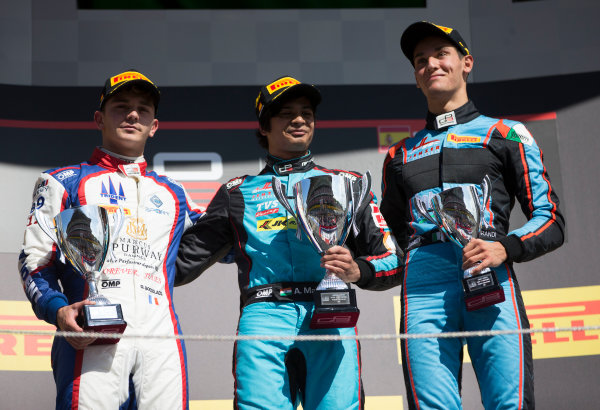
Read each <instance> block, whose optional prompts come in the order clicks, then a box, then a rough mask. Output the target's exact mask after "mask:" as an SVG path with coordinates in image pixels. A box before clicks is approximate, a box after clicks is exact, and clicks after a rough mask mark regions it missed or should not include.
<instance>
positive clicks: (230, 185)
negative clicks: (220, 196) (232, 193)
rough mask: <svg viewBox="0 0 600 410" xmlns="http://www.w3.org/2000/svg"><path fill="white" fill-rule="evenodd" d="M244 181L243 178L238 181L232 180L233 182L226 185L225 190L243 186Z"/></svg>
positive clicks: (237, 179)
mask: <svg viewBox="0 0 600 410" xmlns="http://www.w3.org/2000/svg"><path fill="white" fill-rule="evenodd" d="M242 181H243V179H242V178H236V179H234V180H231V181H229V182H228V183H227V185H225V188H227V189H231V188H233V187H236V186H238V185H239V184H241V183H242Z"/></svg>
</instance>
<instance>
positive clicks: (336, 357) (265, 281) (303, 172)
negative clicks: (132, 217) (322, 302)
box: [176, 154, 402, 409]
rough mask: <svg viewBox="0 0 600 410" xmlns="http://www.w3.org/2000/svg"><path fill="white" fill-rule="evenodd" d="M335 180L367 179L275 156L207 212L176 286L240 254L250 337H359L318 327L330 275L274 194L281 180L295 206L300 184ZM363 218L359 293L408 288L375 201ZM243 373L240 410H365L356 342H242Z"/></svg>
mask: <svg viewBox="0 0 600 410" xmlns="http://www.w3.org/2000/svg"><path fill="white" fill-rule="evenodd" d="M328 174H329V175H331V174H341V175H343V176H345V177H347V178H349V179H350V180H352V181H358V180H359V177H360V175H358V174H356V173H352V172H346V171H340V170H330V169H325V168H322V167H319V166H317V165H316V164H315V163H314V162H313V160H312V155H310V154H309V155H306V156H304V157H301V158H296V159H293V160H287V161H284V160H281V159H277V158H274V157H270V156H269V157H267V166H266V167H265V168H264V169H263V170H262V171H261V172H260V174H259V175H256V176H242V177H239V178H234V179H232V180H230V181H229V182H227V183H226V184H224V185H222V186H221V188H220V189H219V190H218V191H217V193H216V195H215V197H214V198H213V200H212V201H211V203H210V205H209V206H208V208H207V211H206V213H205V214H204V215H203V217H201V218H200V219H199V220H198V221H197V222H196V224H195V225H194V226H193V227H192V228H190V230H188V231H187V232H186V233H185V234H184V236H183V238H182V240H181V246H180V248H179V254H178V258H177V276H176V285H179V284H183V283H187V282H189V281H191V280H193V279H195V278H196V277H197V276H198V275H200V273H202V272H203V271H204V270H205V269H206V268H208V267H209V266H210V265H212V264H213V263H214V262H216V261H218V260H220V259H221V257H222V256H223V255H224V254H225V253H227V251H228V250H229V249H230V248H231V247H233V250H234V254H235V261H236V263H237V265H238V282H239V288H240V292H241V298H242V311H241V314H240V320H239V323H238V333H239V334H240V335H265V334H275V335H284V336H296V335H313V334H336V335H337V334H341V335H355V334H356V328H341V329H310V328H309V322H310V317H311V314H312V310H313V307H314V302H313V295H312V292H314V289H315V287H316V285H317V284H318V282H319V281H320V280H321V279H323V276H324V273H325V270H324V268H322V267H321V266H320V259H321V257H320V256H319V254H318V253H317V251H316V250H315V249H314V248H313V246H312V245H311V244H310V242H309V241H308V240H307V239H306V237H303V238H302V240H298V239H297V237H296V229H297V226H296V221H295V219H294V218H293V217H292V216H291V215H289V214H288V212H287V211H286V209H285V208H284V207H283V206H282V205H281V204H280V203H279V202H278V201H277V199H276V198H275V196H274V194H273V190H272V188H271V184H272V182H271V181H272V178H273V177H274V176H276V177H277V178H279V180H280V181H281V182H282V184H284V185H285V186H286V195H287V196H288V197H291V196H292V194H293V191H292V190H293V186H294V185H295V184H296V183H297V182H298V181H300V180H302V179H305V178H309V177H312V176H317V175H328ZM355 185H358V182H357V184H355ZM357 192H358V191H357ZM370 195H372V194H370ZM367 197H369V195H367ZM290 201H291V203H292V204H293V200H290ZM356 219H357V224H358V225H357V226H358V228H359V233H358V235H354V233H352V232H351V233H350V235H349V237H348V239H347V241H346V245H347V247H348V248H349V249H350V251H351V252H352V253H353V257H354V258H355V261H356V262H357V264H358V266H359V268H360V271H361V279H360V280H359V281H358V283H357V284H356V285H358V286H359V287H361V288H365V289H371V290H385V289H389V288H391V287H393V286H396V285H398V284H399V282H400V280H401V266H402V260H401V257H402V254H401V253H400V252H399V251H398V247H396V245H395V241H394V239H393V237H392V236H391V235H390V231H389V229H388V227H387V225H386V223H385V220H384V219H383V218H382V217H381V214H380V212H379V209H378V207H377V205H376V202H375V198H374V197H372V198H371V199H370V200H369V201H365V203H364V205H363V206H361V208H360V209H359V210H358V212H357V218H356ZM257 302H260V303H257ZM358 305H359V307H360V300H359V301H358ZM301 369H303V370H301ZM233 373H234V377H235V392H234V394H235V405H236V408H247V407H250V408H290V403H292V404H293V403H295V402H296V399H297V398H300V400H301V401H302V402H303V406H304V408H344V409H356V408H360V407H361V403H362V402H363V400H364V396H363V393H362V383H361V381H360V353H359V345H358V343H357V341H356V340H342V341H338V342H333V343H327V342H324V343H323V342H318V343H314V342H301V341H300V342H296V341H294V340H284V341H281V340H275V341H274V340H242V341H238V342H237V343H236V346H235V352H234V371H233ZM300 374H301V375H302V376H299V375H300ZM297 388H298V389H299V391H300V392H301V393H300V395H297V392H298V389H297ZM319 406H321V407H319Z"/></svg>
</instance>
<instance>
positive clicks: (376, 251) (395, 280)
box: [347, 192, 404, 290]
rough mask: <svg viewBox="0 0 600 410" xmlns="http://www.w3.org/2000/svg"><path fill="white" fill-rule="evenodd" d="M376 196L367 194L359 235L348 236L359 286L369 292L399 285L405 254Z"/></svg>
mask: <svg viewBox="0 0 600 410" xmlns="http://www.w3.org/2000/svg"><path fill="white" fill-rule="evenodd" d="M376 201H377V200H376V198H375V196H374V195H373V193H371V192H370V193H368V194H367V196H366V198H365V200H364V202H363V204H362V205H361V207H360V208H359V210H358V212H357V215H356V225H357V228H358V230H359V232H358V235H355V234H354V232H351V233H350V236H349V237H348V241H347V244H348V248H349V249H350V250H351V251H352V252H353V254H354V258H355V259H354V260H355V261H356V263H357V264H358V266H359V268H360V273H361V278H360V280H359V281H358V282H356V285H357V286H358V287H360V288H362V289H368V290H387V289H390V288H393V287H394V286H398V285H400V283H401V281H402V273H403V266H404V263H403V262H404V253H403V252H402V250H401V249H400V247H399V246H397V244H396V241H395V239H394V237H393V235H392V234H391V232H390V230H389V228H388V226H387V223H386V221H385V219H384V218H383V215H382V214H381V212H379V208H378V207H377V202H376Z"/></svg>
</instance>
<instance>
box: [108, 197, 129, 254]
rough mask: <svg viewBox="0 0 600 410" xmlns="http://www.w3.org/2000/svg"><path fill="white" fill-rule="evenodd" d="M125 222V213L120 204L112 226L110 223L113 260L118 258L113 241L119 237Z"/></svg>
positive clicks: (109, 234)
mask: <svg viewBox="0 0 600 410" xmlns="http://www.w3.org/2000/svg"><path fill="white" fill-rule="evenodd" d="M124 222H125V213H124V212H123V208H121V207H120V206H119V207H117V209H116V210H115V213H114V214H113V216H112V228H111V226H110V225H111V224H109V225H108V244H109V245H108V246H109V248H110V251H109V252H110V256H111V258H112V259H113V260H116V259H117V256H116V255H115V251H114V247H113V246H112V242H113V241H114V240H116V239H117V236H118V235H119V232H120V231H121V228H122V227H123V223H124Z"/></svg>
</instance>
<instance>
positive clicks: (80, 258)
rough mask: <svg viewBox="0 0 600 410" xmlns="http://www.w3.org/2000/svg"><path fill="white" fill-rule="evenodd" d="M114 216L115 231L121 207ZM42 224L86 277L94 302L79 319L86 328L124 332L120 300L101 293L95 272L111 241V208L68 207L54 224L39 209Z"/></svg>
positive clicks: (108, 340) (106, 340)
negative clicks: (109, 213) (111, 300)
mask: <svg viewBox="0 0 600 410" xmlns="http://www.w3.org/2000/svg"><path fill="white" fill-rule="evenodd" d="M119 211H121V210H120V209H119ZM119 211H117V212H116V213H115V216H114V224H113V225H114V226H115V229H114V231H113V235H116V234H117V233H118V230H119V229H120V226H121V224H122V220H123V215H122V211H121V212H119ZM36 219H37V222H38V225H39V226H40V228H41V229H42V230H43V231H44V232H45V233H46V234H47V235H48V236H49V237H50V238H51V239H52V240H53V241H54V242H55V243H56V245H57V246H58V248H59V249H60V251H61V253H62V254H63V255H64V256H65V258H66V259H67V260H68V261H69V262H70V264H71V265H72V266H73V268H74V269H75V270H76V271H77V272H78V273H79V274H80V275H81V276H82V277H83V278H85V280H86V281H87V285H88V298H87V299H86V300H89V301H92V302H94V304H93V305H85V306H84V308H83V314H82V315H81V316H80V318H78V323H79V324H80V326H81V327H82V328H83V329H84V330H88V331H91V332H100V333H123V332H124V331H125V328H126V327H127V323H126V322H125V320H124V319H123V312H122V309H121V305H120V304H111V303H110V301H109V300H108V299H107V298H106V297H105V296H103V295H101V294H99V293H98V287H97V278H96V276H97V275H98V274H99V273H100V271H101V270H102V266H103V265H104V261H105V259H106V255H107V253H108V252H109V245H110V235H111V232H110V223H109V215H108V211H107V210H106V209H105V208H102V207H101V206H98V205H83V206H78V207H73V208H69V209H65V210H64V211H62V212H60V213H59V214H58V215H56V216H55V217H54V218H53V222H54V224H53V225H54V226H52V225H51V224H50V223H49V222H48V221H47V219H46V217H45V216H44V215H42V214H41V213H39V212H38V211H37V210H36ZM118 341H119V339H117V338H114V339H112V338H99V339H96V341H94V343H92V344H112V343H117V342H118Z"/></svg>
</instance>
